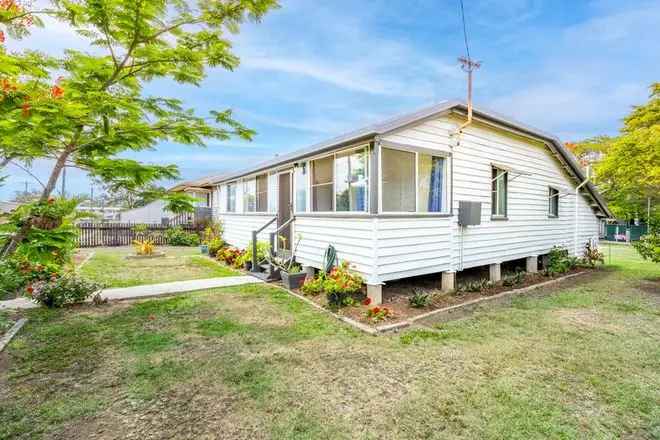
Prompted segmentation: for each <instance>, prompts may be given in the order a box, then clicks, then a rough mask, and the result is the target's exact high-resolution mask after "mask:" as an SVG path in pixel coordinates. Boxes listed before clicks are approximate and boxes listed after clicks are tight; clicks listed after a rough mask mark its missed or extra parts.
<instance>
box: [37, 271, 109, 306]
mask: <svg viewBox="0 0 660 440" xmlns="http://www.w3.org/2000/svg"><path fill="white" fill-rule="evenodd" d="M102 287H103V286H102V285H100V284H98V283H94V282H91V281H87V280H85V279H83V278H80V277H78V276H76V275H73V274H68V275H64V276H61V277H60V276H53V277H51V278H50V279H49V280H47V281H38V282H36V283H34V284H31V285H29V286H28V287H27V288H26V289H27V293H28V295H29V296H31V297H32V299H33V300H35V301H36V302H38V303H41V304H43V305H45V306H46V307H51V308H55V307H63V306H65V305H68V304H77V303H81V302H83V301H85V300H86V299H87V298H89V297H90V296H92V295H93V294H94V293H96V292H98V291H99V290H101V289H102Z"/></svg>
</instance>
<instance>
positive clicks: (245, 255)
mask: <svg viewBox="0 0 660 440" xmlns="http://www.w3.org/2000/svg"><path fill="white" fill-rule="evenodd" d="M269 252H270V243H268V242H267V241H257V262H258V263H261V262H262V261H264V260H266V257H267V256H268V254H269ZM251 261H252V242H251V241H250V243H248V246H247V248H245V251H243V252H242V253H241V255H240V256H239V257H238V258H237V259H236V261H235V262H234V266H235V267H238V268H240V267H243V266H245V264H246V263H248V262H251Z"/></svg>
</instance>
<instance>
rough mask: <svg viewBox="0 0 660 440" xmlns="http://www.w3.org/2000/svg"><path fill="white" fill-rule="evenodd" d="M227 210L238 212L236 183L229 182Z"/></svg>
mask: <svg viewBox="0 0 660 440" xmlns="http://www.w3.org/2000/svg"><path fill="white" fill-rule="evenodd" d="M227 212H236V184H235V183H229V184H227Z"/></svg>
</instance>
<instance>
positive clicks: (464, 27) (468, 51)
mask: <svg viewBox="0 0 660 440" xmlns="http://www.w3.org/2000/svg"><path fill="white" fill-rule="evenodd" d="M459 2H460V4H461V21H462V22H463V41H464V42H465V52H466V55H467V59H468V60H469V59H470V45H469V44H468V36H467V25H466V24H465V8H464V6H463V0H459Z"/></svg>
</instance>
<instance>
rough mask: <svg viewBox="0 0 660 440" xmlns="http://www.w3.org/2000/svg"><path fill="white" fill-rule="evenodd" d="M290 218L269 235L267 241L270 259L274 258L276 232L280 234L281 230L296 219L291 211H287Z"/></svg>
mask: <svg viewBox="0 0 660 440" xmlns="http://www.w3.org/2000/svg"><path fill="white" fill-rule="evenodd" d="M289 214H290V217H289V220H287V221H286V222H284V223H282V224H281V225H280V226H278V227H277V229H275V230H274V231H273V232H271V233H270V234H269V241H270V255H271V257H274V256H275V235H277V233H278V232H280V231H281V230H282V229H284V228H286V227H287V226H289V225H290V224H291V223H293V222H294V220H295V219H296V216H295V215H293V209H291V210H290V211H289Z"/></svg>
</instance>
